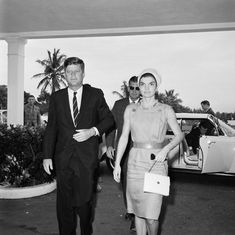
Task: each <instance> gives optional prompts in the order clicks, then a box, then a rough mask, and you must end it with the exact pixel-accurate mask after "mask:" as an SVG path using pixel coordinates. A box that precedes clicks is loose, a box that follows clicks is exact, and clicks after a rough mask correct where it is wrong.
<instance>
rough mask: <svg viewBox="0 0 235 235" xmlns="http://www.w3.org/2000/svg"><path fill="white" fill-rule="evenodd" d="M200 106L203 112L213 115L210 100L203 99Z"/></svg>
mask: <svg viewBox="0 0 235 235" xmlns="http://www.w3.org/2000/svg"><path fill="white" fill-rule="evenodd" d="M201 107H202V110H203V111H204V112H205V113H208V114H212V115H213V116H215V113H214V111H213V110H212V108H211V107H210V102H209V101H208V100H203V101H202V102H201Z"/></svg>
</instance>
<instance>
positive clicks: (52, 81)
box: [33, 49, 66, 93]
mask: <svg viewBox="0 0 235 235" xmlns="http://www.w3.org/2000/svg"><path fill="white" fill-rule="evenodd" d="M47 53H48V58H47V59H44V60H36V62H37V63H39V64H41V65H42V66H43V67H44V72H43V73H38V74H35V75H33V78H41V77H42V80H41V81H40V82H39V83H38V86H37V88H38V89H39V88H40V87H41V92H43V91H45V90H46V89H47V87H48V86H49V87H50V88H51V93H53V92H55V91H57V90H59V89H60V88H61V85H63V86H66V82H65V77H64V71H63V62H64V60H65V59H66V56H65V55H63V54H62V55H61V54H60V50H59V49H58V50H57V49H54V52H53V54H52V52H50V51H47Z"/></svg>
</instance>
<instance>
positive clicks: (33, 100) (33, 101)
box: [28, 97, 35, 105]
mask: <svg viewBox="0 0 235 235" xmlns="http://www.w3.org/2000/svg"><path fill="white" fill-rule="evenodd" d="M28 103H29V104H31V105H33V104H34V103H35V98H34V97H29V98H28Z"/></svg>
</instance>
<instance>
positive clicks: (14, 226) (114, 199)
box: [0, 164, 129, 235]
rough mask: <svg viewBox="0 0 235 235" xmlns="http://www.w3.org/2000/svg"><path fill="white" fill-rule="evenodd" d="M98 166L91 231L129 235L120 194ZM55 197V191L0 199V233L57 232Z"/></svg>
mask: <svg viewBox="0 0 235 235" xmlns="http://www.w3.org/2000/svg"><path fill="white" fill-rule="evenodd" d="M101 167H102V168H101V169H102V172H103V175H102V180H103V181H102V183H100V184H101V186H102V191H101V192H100V193H98V203H97V207H96V215H95V222H94V224H93V230H94V234H96V235H98V234H100V235H101V234H102V235H103V234H107V235H111V234H115V235H119V234H120V235H124V234H129V231H128V230H129V222H128V221H126V220H125V219H124V215H123V214H124V213H125V209H124V207H123V200H122V193H121V191H120V190H119V188H118V184H116V183H115V182H114V181H113V179H112V176H111V173H110V172H109V171H108V169H107V168H106V166H105V165H103V164H102V166H101ZM55 200H56V191H54V192H52V193H50V194H47V195H43V196H40V197H34V198H28V199H17V200H0V234H1V235H34V234H41V235H57V234H58V228H57V220H56V209H55ZM78 230H79V229H78ZM127 232H128V233H127ZM77 234H79V231H78V232H77Z"/></svg>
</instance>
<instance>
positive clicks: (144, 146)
mask: <svg viewBox="0 0 235 235" xmlns="http://www.w3.org/2000/svg"><path fill="white" fill-rule="evenodd" d="M133 147H134V148H141V149H161V148H162V147H163V143H157V142H150V143H139V142H133Z"/></svg>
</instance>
